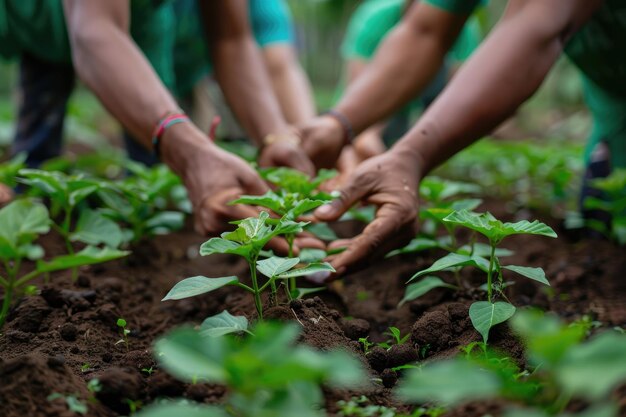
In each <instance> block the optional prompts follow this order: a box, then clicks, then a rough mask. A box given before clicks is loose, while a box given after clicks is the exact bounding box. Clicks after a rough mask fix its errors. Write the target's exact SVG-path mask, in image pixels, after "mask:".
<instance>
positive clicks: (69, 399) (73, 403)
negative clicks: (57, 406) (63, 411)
mask: <svg viewBox="0 0 626 417" xmlns="http://www.w3.org/2000/svg"><path fill="white" fill-rule="evenodd" d="M46 399H47V400H48V401H55V400H59V399H61V400H63V401H65V404H66V405H67V409H68V410H70V411H71V412H73V413H76V414H80V415H83V416H84V415H86V414H87V412H88V411H89V409H88V408H87V405H86V404H85V403H83V402H82V401H81V400H79V399H78V396H77V395H75V394H72V395H63V394H59V393H58V392H53V393H52V394H50V395H48V397H47V398H46Z"/></svg>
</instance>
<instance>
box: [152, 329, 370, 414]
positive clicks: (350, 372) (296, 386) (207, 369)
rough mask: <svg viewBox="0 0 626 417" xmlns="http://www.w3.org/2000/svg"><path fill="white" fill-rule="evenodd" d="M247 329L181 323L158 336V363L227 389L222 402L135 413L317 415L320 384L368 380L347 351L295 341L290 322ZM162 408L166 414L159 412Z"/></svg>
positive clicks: (184, 378)
mask: <svg viewBox="0 0 626 417" xmlns="http://www.w3.org/2000/svg"><path fill="white" fill-rule="evenodd" d="M251 330H252V332H253V333H254V336H252V335H246V336H244V337H238V336H233V335H225V336H224V335H223V336H217V337H214V336H210V335H207V334H204V333H203V331H202V330H194V329H190V328H186V329H185V328H183V329H178V330H174V331H173V332H171V333H170V334H169V335H167V336H165V337H163V338H161V339H160V340H158V341H157V342H156V344H155V347H154V352H155V356H156V359H157V361H158V362H159V366H160V367H161V368H163V369H164V370H165V371H167V372H169V373H170V374H172V375H173V376H174V377H176V378H178V379H180V380H182V381H185V382H191V383H197V382H201V383H215V384H220V385H224V386H226V387H227V392H228V394H227V397H226V398H225V400H224V402H223V404H224V405H223V408H208V409H205V408H202V407H201V406H199V405H193V404H189V403H187V404H184V403H174V404H169V405H167V406H158V405H157V406H154V407H151V408H149V409H146V410H144V411H143V412H142V413H141V414H140V416H141V417H156V416H164V415H169V416H172V415H181V416H183V415H184V416H223V415H236V416H241V417H254V416H273V417H293V416H298V417H320V416H322V415H325V413H323V412H322V410H321V409H320V408H321V406H322V405H323V396H322V391H321V388H320V386H321V385H322V384H324V385H329V386H332V387H336V388H353V387H358V386H360V385H361V384H362V383H363V381H365V380H367V375H366V374H365V372H364V371H363V369H362V367H361V365H360V363H359V362H358V361H357V360H356V359H355V358H354V357H352V356H350V355H349V354H348V353H346V352H343V351H330V352H320V351H317V350H314V349H312V348H310V347H307V346H304V345H298V344H296V341H297V339H298V336H299V333H300V331H299V328H298V326H297V325H295V324H280V323H265V322H264V323H257V325H256V326H255V327H254V328H253V329H251ZM164 408H166V409H167V411H168V413H169V414H163V409H164Z"/></svg>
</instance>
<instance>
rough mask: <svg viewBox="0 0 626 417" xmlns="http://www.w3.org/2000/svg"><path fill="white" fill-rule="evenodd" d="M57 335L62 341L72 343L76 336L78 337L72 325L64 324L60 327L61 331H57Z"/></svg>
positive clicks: (76, 330)
mask: <svg viewBox="0 0 626 417" xmlns="http://www.w3.org/2000/svg"><path fill="white" fill-rule="evenodd" d="M59 334H60V335H61V337H62V338H63V340H66V341H68V342H73V341H75V340H76V336H77V335H78V329H77V328H76V326H75V325H73V324H72V323H65V324H64V325H63V326H61V329H59Z"/></svg>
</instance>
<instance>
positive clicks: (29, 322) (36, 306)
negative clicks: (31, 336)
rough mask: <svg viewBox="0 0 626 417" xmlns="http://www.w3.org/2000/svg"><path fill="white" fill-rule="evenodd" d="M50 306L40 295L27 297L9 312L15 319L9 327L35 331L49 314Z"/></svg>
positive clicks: (29, 331) (23, 330) (37, 330)
mask: <svg viewBox="0 0 626 417" xmlns="http://www.w3.org/2000/svg"><path fill="white" fill-rule="evenodd" d="M50 311H51V310H50V307H48V304H47V303H46V302H45V300H44V299H43V298H41V297H27V298H26V299H24V301H23V302H21V303H20V304H19V305H18V306H17V308H16V309H15V310H14V312H13V313H12V314H11V315H12V316H13V317H15V319H14V320H13V321H12V322H11V327H12V328H13V329H15V330H20V331H22V332H28V333H37V332H39V329H40V328H41V324H42V322H43V321H44V320H45V318H46V317H48V314H50Z"/></svg>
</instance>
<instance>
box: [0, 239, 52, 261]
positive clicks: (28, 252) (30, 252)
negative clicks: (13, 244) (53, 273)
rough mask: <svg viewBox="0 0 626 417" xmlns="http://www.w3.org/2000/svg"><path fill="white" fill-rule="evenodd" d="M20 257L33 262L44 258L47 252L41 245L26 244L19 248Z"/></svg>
mask: <svg viewBox="0 0 626 417" xmlns="http://www.w3.org/2000/svg"><path fill="white" fill-rule="evenodd" d="M1 244H2V243H0V245H1ZM18 252H19V255H20V256H23V257H25V258H27V259H30V260H31V261H36V260H37V259H41V258H43V257H44V255H45V252H44V250H43V248H42V247H41V246H39V245H33V244H26V245H21V246H20V247H19V251H18Z"/></svg>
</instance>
